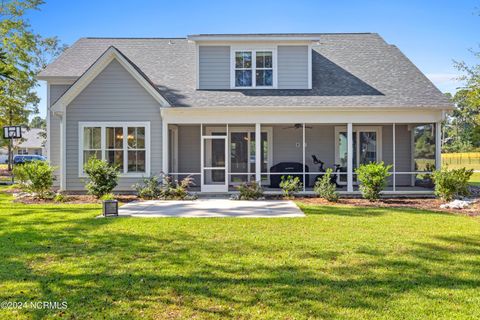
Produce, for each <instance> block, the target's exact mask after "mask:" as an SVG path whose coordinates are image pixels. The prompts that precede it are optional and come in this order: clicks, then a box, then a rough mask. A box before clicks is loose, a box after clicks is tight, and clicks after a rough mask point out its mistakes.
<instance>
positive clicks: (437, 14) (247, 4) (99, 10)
mask: <svg viewBox="0 0 480 320" xmlns="http://www.w3.org/2000/svg"><path fill="white" fill-rule="evenodd" d="M45 1H46V3H45V4H44V5H43V6H42V7H41V10H40V11H35V12H31V13H29V15H28V18H29V19H30V22H31V24H32V26H33V28H34V29H35V31H36V32H38V33H40V34H42V35H44V36H54V35H56V36H58V37H59V38H60V39H61V41H63V42H64V43H67V44H69V45H70V44H72V43H73V42H75V41H76V40H77V39H78V38H81V37H184V36H186V35H188V34H195V33H249V32H251V33H263V32H376V33H379V34H380V35H381V36H382V37H384V39H385V40H386V41H387V42H389V43H391V44H395V45H396V46H398V47H399V48H400V50H402V51H403V53H405V54H406V55H407V57H409V58H410V59H411V60H412V61H413V63H415V64H416V65H417V66H418V68H419V69H420V70H421V71H422V72H424V73H425V74H426V75H427V76H428V77H429V78H430V79H431V80H432V81H433V82H434V83H435V84H436V85H437V87H439V88H440V90H442V91H443V92H454V91H455V88H457V87H458V86H459V83H458V82H457V81H455V80H453V79H454V78H455V77H456V76H457V75H458V71H457V70H455V68H454V67H453V61H452V60H453V59H455V60H464V61H466V62H467V63H475V62H478V61H475V59H474V57H473V56H472V54H471V53H470V52H469V49H474V50H477V51H478V50H480V47H479V42H480V39H479V30H480V0H478V1H470V0H461V1H454V0H451V1H442V0H436V1H426V0H425V1H418V0H417V1H413V0H412V1H405V0H402V1H400V0H398V1H387V0H384V1H380V0H377V1H368V0H362V1H355V0H351V1H347V0H344V1H342V0H338V1H301V0H296V1H292V0H290V1H283V0H280V1H278V0H277V1H268V0H264V1H258V0H257V1H249V0H248V1H247V0H244V1H238V0H237V1H227V0H223V1H171V0H170V1H158V0H157V1H151V0H148V1H142V0H136V1H122V0H116V1H101V0H97V1H89V0H88V1H87V0H83V1H61V0H45ZM38 91H39V93H40V95H41V97H42V103H41V105H40V109H41V115H42V116H44V114H45V91H46V90H45V86H41V87H39V89H38Z"/></svg>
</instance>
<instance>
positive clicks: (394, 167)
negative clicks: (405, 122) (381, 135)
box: [392, 123, 397, 191]
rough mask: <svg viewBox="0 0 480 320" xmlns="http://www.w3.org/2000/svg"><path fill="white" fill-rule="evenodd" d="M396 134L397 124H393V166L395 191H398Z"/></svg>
mask: <svg viewBox="0 0 480 320" xmlns="http://www.w3.org/2000/svg"><path fill="white" fill-rule="evenodd" d="M395 132H396V124H395V123H393V125H392V137H393V142H392V149H393V155H392V164H393V191H396V184H397V183H396V181H397V180H396V179H397V168H396V161H395V160H396V159H395V154H396V151H395V148H396V143H397V139H396V138H395Z"/></svg>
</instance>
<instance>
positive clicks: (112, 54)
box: [52, 47, 170, 111]
mask: <svg viewBox="0 0 480 320" xmlns="http://www.w3.org/2000/svg"><path fill="white" fill-rule="evenodd" d="M113 60H117V61H118V62H119V63H120V64H121V65H122V66H123V67H124V68H125V69H126V70H127V71H128V72H129V73H130V74H131V75H132V76H133V77H134V78H135V79H136V80H137V81H138V83H140V85H141V86H142V87H144V88H145V90H147V92H148V93H150V94H151V95H152V97H153V98H154V99H155V100H157V102H158V103H159V104H160V105H161V106H163V107H167V106H170V104H169V103H168V101H167V100H166V99H165V98H164V97H163V96H162V95H161V94H160V93H159V92H158V91H157V90H155V89H154V88H153V87H152V85H151V84H150V83H149V82H148V81H147V80H146V79H145V78H144V77H143V76H142V75H141V74H140V73H139V72H138V71H137V70H136V69H135V68H134V67H133V66H132V64H131V63H130V62H128V61H127V60H126V59H125V57H123V55H121V54H120V53H119V51H118V50H117V49H115V48H114V47H110V48H109V49H107V51H105V52H104V53H103V54H102V55H101V56H100V58H99V59H98V60H97V61H96V62H95V63H94V64H92V65H91V66H90V68H89V69H87V71H85V73H84V74H83V75H82V76H81V77H80V78H79V79H78V80H77V81H76V82H75V83H74V84H73V85H72V86H71V87H70V88H68V90H67V91H66V92H65V93H64V94H63V95H62V96H61V97H60V99H58V100H57V101H56V102H55V103H54V105H53V106H52V110H53V111H63V110H64V109H65V108H66V106H67V105H68V104H70V103H71V102H72V101H73V99H75V97H77V96H78V95H79V94H80V93H81V92H82V91H83V90H84V89H85V88H86V87H87V86H88V85H89V84H90V82H92V81H93V80H94V79H95V78H96V77H97V76H98V75H99V74H100V73H101V72H102V71H103V70H104V69H105V68H106V67H107V66H108V65H109V64H110V62H112V61H113Z"/></svg>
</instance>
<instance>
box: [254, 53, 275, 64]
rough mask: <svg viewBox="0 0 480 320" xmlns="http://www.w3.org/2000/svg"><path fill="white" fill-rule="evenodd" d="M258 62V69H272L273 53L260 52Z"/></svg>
mask: <svg viewBox="0 0 480 320" xmlns="http://www.w3.org/2000/svg"><path fill="white" fill-rule="evenodd" d="M256 62H257V68H272V52H271V51H258V52H257V58H256Z"/></svg>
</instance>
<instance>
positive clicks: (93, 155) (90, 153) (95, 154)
mask: <svg viewBox="0 0 480 320" xmlns="http://www.w3.org/2000/svg"><path fill="white" fill-rule="evenodd" d="M90 158H97V159H101V158H102V157H101V156H100V150H94V151H92V150H89V151H83V164H85V163H87V162H88V160H89V159H90Z"/></svg>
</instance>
